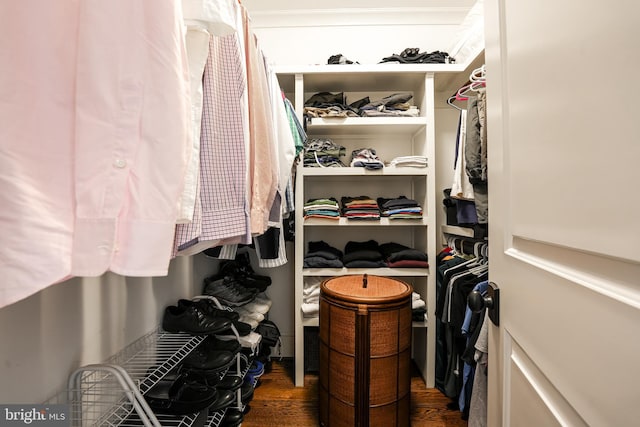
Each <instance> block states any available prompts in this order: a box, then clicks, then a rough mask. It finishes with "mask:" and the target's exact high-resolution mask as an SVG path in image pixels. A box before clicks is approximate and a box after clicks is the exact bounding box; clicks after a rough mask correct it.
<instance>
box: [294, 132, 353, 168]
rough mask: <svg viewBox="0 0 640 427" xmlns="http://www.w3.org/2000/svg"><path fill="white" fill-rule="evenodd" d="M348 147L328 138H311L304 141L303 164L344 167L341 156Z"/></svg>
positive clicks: (308, 165)
mask: <svg viewBox="0 0 640 427" xmlns="http://www.w3.org/2000/svg"><path fill="white" fill-rule="evenodd" d="M345 155H346V148H344V147H343V146H342V145H338V144H336V143H335V142H333V141H332V140H330V139H328V138H310V139H307V141H306V142H305V143H304V154H303V164H304V166H307V167H344V166H345V165H344V163H342V161H341V160H340V157H343V156H345Z"/></svg>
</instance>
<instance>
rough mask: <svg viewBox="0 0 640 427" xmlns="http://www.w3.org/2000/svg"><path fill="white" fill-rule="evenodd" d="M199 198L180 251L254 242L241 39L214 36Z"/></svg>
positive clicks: (179, 236) (180, 232)
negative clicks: (249, 212)
mask: <svg viewBox="0 0 640 427" xmlns="http://www.w3.org/2000/svg"><path fill="white" fill-rule="evenodd" d="M203 85H204V101H203V113H202V137H201V147H200V183H199V197H198V202H197V204H196V210H195V212H194V217H193V221H192V222H191V223H189V224H178V225H177V227H176V242H175V246H176V250H177V251H178V254H179V255H191V254H194V253H198V252H201V251H202V250H204V249H207V248H209V247H212V246H217V245H218V244H219V243H220V242H221V241H223V240H224V239H232V238H235V239H237V240H236V241H235V242H234V243H250V232H249V229H248V222H249V218H248V215H247V194H246V187H247V181H246V179H247V178H246V177H247V164H246V144H245V133H244V131H245V127H244V123H243V117H244V116H245V114H246V113H245V112H244V111H243V104H242V101H241V100H242V98H243V96H244V92H245V85H246V79H245V75H244V71H243V69H242V62H241V50H240V45H239V43H238V38H237V36H236V34H231V35H228V36H224V37H215V36H213V37H211V38H210V40H209V57H208V60H207V65H206V67H205V73H204V78H203Z"/></svg>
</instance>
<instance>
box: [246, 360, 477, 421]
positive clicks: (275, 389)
mask: <svg viewBox="0 0 640 427" xmlns="http://www.w3.org/2000/svg"><path fill="white" fill-rule="evenodd" d="M450 402H451V399H449V398H448V397H446V396H444V395H443V394H442V393H441V392H440V391H439V390H437V389H427V388H425V385H424V381H423V380H422V378H421V377H420V376H419V375H418V374H417V372H415V370H414V372H413V373H412V378H411V425H412V426H414V427H417V426H420V427H421V426H424V427H466V425H467V422H466V421H464V420H463V419H462V418H461V416H460V415H461V414H460V411H458V410H450V409H448V408H447V404H448V403H450ZM249 407H250V409H249V412H247V414H246V415H245V417H244V421H243V422H242V426H243V427H285V426H297V427H307V426H309V427H311V426H318V425H319V422H318V376H317V375H312V374H307V375H305V386H304V387H295V386H294V384H293V361H292V360H283V361H273V362H272V367H271V371H270V372H267V373H265V374H264V375H263V376H262V377H261V378H260V385H259V386H258V387H257V388H256V390H255V392H254V396H253V400H252V401H251V403H250V404H249Z"/></svg>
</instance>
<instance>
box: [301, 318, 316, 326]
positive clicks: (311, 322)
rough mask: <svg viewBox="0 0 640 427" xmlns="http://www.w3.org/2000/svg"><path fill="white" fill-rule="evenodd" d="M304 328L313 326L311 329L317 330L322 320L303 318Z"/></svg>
mask: <svg viewBox="0 0 640 427" xmlns="http://www.w3.org/2000/svg"><path fill="white" fill-rule="evenodd" d="M302 326H303V327H306V326H311V327H316V328H317V327H318V326H320V318H319V317H303V318H302Z"/></svg>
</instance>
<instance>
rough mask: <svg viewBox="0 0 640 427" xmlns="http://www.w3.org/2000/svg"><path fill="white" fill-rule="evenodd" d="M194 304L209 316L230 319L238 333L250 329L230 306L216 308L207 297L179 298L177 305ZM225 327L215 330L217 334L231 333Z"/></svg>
mask: <svg viewBox="0 0 640 427" xmlns="http://www.w3.org/2000/svg"><path fill="white" fill-rule="evenodd" d="M190 306H195V307H196V309H197V310H198V311H201V312H203V313H205V314H206V315H207V316H208V317H210V318H222V319H228V320H230V321H231V324H232V325H233V326H235V328H236V331H237V332H238V335H240V336H245V335H247V334H248V333H249V332H251V331H252V326H251V325H249V324H248V323H246V322H244V321H242V320H241V319H240V315H239V314H238V313H237V312H235V311H233V309H232V308H230V307H224V306H223V307H222V308H218V306H217V305H216V303H215V302H213V300H211V299H209V298H201V299H197V300H195V301H193V300H188V299H181V300H179V301H178V307H190ZM230 327H231V326H229V327H227V328H226V329H225V330H223V331H219V332H215V333H216V334H219V335H232V334H233V333H232V332H231V329H230Z"/></svg>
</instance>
